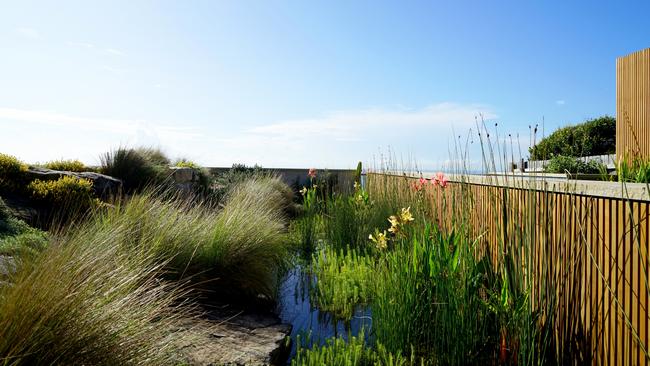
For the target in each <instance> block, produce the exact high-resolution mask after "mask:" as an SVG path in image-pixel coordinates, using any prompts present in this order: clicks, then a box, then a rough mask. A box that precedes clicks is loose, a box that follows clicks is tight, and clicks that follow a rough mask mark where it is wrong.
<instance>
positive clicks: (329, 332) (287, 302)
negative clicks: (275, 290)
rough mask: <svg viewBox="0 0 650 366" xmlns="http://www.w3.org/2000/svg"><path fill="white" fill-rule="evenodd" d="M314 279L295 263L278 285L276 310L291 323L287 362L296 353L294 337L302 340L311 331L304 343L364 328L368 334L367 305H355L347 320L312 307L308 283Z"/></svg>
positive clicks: (308, 344) (285, 320)
mask: <svg viewBox="0 0 650 366" xmlns="http://www.w3.org/2000/svg"><path fill="white" fill-rule="evenodd" d="M310 281H314V279H313V277H311V276H310V275H309V274H308V273H306V272H305V271H303V270H302V267H300V266H296V267H295V268H294V269H292V270H291V271H289V273H287V275H286V277H285V279H284V281H283V283H282V285H281V286H280V296H279V300H280V301H279V304H278V306H279V309H278V312H279V314H280V319H281V320H282V322H283V323H288V324H291V325H292V329H291V340H292V345H291V354H290V356H289V361H287V363H289V362H290V361H291V359H292V358H293V357H294V356H295V354H296V337H297V336H298V335H300V339H301V343H302V342H304V340H305V339H306V338H307V335H308V334H310V337H309V341H308V343H307V344H306V345H305V346H306V347H310V346H312V345H313V344H324V343H325V341H326V340H327V339H328V338H331V337H336V336H340V337H343V338H346V339H347V337H348V334H352V335H353V336H356V335H358V334H359V331H360V330H361V329H362V328H363V329H365V332H364V333H365V334H366V335H368V334H370V333H371V329H370V327H371V325H372V318H371V317H370V310H369V309H367V308H361V307H359V308H357V309H356V311H355V313H354V316H353V317H352V319H351V320H350V321H349V322H343V321H337V320H336V319H334V317H333V316H332V315H331V314H329V313H327V312H321V311H319V310H318V309H317V308H315V307H313V306H311V303H310V302H309V284H310Z"/></svg>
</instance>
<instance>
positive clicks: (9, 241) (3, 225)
mask: <svg viewBox="0 0 650 366" xmlns="http://www.w3.org/2000/svg"><path fill="white" fill-rule="evenodd" d="M46 244H47V236H46V235H45V233H44V232H42V231H40V230H38V229H35V228H32V227H30V226H29V225H27V224H26V223H25V222H24V221H22V220H20V219H18V218H16V217H14V216H13V215H12V214H11V213H10V212H9V209H8V208H7V206H6V205H5V203H4V201H3V200H2V198H0V255H9V256H22V255H28V254H35V253H38V252H40V251H41V250H42V249H43V248H44V247H45V245H46Z"/></svg>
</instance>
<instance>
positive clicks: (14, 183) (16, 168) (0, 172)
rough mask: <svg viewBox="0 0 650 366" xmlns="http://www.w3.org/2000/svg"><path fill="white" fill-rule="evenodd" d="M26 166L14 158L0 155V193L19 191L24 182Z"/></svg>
mask: <svg viewBox="0 0 650 366" xmlns="http://www.w3.org/2000/svg"><path fill="white" fill-rule="evenodd" d="M26 171H27V165H26V164H25V163H23V162H21V161H20V160H18V158H16V157H15V156H12V155H7V154H0V192H13V191H16V190H19V189H20V188H21V187H22V186H23V185H24V184H25V183H26V182H25V175H24V173H25V172H26Z"/></svg>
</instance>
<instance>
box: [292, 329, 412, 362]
mask: <svg viewBox="0 0 650 366" xmlns="http://www.w3.org/2000/svg"><path fill="white" fill-rule="evenodd" d="M416 364H418V363H416V362H415V359H414V358H413V357H411V358H405V357H403V356H401V355H400V354H393V353H390V352H389V351H387V350H386V348H385V347H384V346H382V345H381V343H378V344H376V345H375V347H374V348H372V347H370V346H368V345H367V344H366V343H365V342H364V332H363V331H362V332H361V333H360V334H359V335H358V336H356V337H354V336H351V337H349V339H348V341H347V342H346V341H345V339H343V338H342V337H336V338H331V339H328V340H327V342H326V344H325V345H322V346H314V347H313V348H311V349H309V348H304V347H303V346H302V343H301V340H300V339H298V347H297V351H296V357H295V358H294V359H293V360H291V365H292V366H321V365H328V366H350V365H359V366H406V365H416Z"/></svg>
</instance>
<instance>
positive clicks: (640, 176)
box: [616, 158, 650, 183]
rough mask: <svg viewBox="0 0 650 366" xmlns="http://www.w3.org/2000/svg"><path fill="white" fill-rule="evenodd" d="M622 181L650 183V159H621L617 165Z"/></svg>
mask: <svg viewBox="0 0 650 366" xmlns="http://www.w3.org/2000/svg"><path fill="white" fill-rule="evenodd" d="M616 173H617V175H618V180H619V181H620V182H632V183H650V160H648V161H644V160H642V159H627V158H623V159H621V160H620V161H619V162H618V164H617V166H616Z"/></svg>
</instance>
